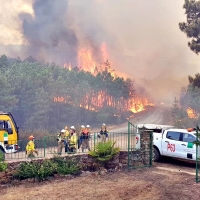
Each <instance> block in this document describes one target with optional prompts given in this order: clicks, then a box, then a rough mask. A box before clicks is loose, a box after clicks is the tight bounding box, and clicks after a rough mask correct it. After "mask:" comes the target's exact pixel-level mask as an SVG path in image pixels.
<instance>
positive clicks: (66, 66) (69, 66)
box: [64, 62, 72, 71]
mask: <svg viewBox="0 0 200 200" xmlns="http://www.w3.org/2000/svg"><path fill="white" fill-rule="evenodd" d="M64 68H66V69H68V70H69V71H71V70H72V65H71V63H70V62H69V63H68V64H66V63H65V64H64Z"/></svg>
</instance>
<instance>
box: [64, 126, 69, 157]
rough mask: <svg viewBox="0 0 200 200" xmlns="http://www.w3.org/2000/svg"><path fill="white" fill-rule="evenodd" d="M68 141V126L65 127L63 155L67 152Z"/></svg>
mask: <svg viewBox="0 0 200 200" xmlns="http://www.w3.org/2000/svg"><path fill="white" fill-rule="evenodd" d="M68 139H69V130H68V126H65V141H64V145H65V153H66V152H68V151H69V144H68Z"/></svg>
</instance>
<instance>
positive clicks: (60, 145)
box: [57, 129, 66, 155]
mask: <svg viewBox="0 0 200 200" xmlns="http://www.w3.org/2000/svg"><path fill="white" fill-rule="evenodd" d="M65 132H66V131H65V129H62V130H61V131H60V133H59V134H58V135H57V141H58V155H61V154H62V149H63V148H64V146H65Z"/></svg>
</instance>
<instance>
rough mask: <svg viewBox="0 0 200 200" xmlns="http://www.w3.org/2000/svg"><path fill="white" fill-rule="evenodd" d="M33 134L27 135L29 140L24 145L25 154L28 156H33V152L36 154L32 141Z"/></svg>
mask: <svg viewBox="0 0 200 200" xmlns="http://www.w3.org/2000/svg"><path fill="white" fill-rule="evenodd" d="M34 139H35V138H34V136H33V135H30V136H29V141H28V143H27V145H26V155H27V157H28V158H34V157H35V154H37V155H38V152H37V150H36V149H35V141H34Z"/></svg>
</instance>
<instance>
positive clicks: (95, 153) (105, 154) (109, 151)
mask: <svg viewBox="0 0 200 200" xmlns="http://www.w3.org/2000/svg"><path fill="white" fill-rule="evenodd" d="M115 143H116V142H113V141H111V140H109V141H107V142H99V143H97V145H96V146H95V147H94V150H92V151H89V152H88V154H89V155H91V156H92V157H94V158H96V159H97V160H98V161H100V162H106V161H109V160H110V159H112V158H113V157H114V156H115V155H116V154H118V153H119V151H120V148H118V147H115Z"/></svg>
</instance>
